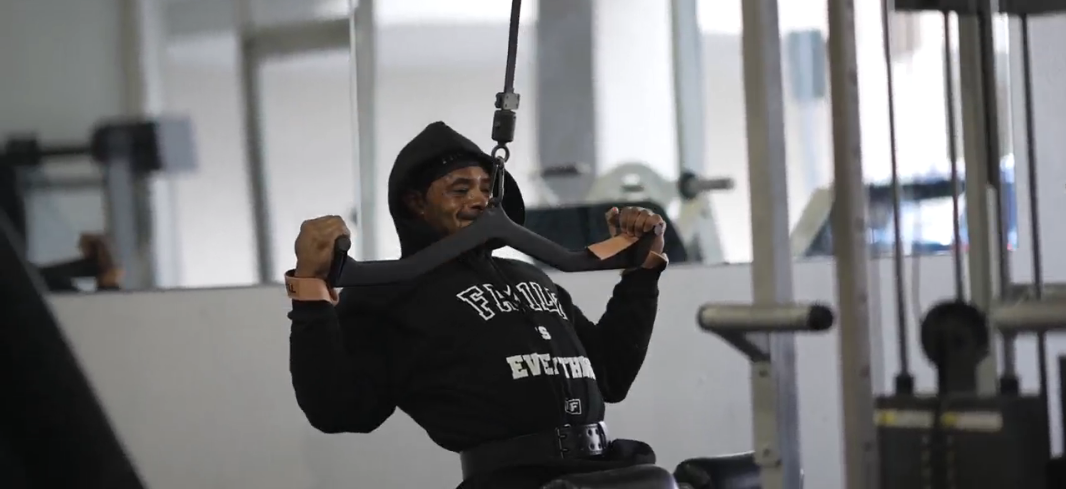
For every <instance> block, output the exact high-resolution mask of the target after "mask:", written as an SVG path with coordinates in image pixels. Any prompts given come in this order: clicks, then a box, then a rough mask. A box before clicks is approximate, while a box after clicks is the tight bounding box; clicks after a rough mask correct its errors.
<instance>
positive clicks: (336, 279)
mask: <svg viewBox="0 0 1066 489" xmlns="http://www.w3.org/2000/svg"><path fill="white" fill-rule="evenodd" d="M664 231H665V226H662V225H660V226H658V227H656V228H655V230H654V231H652V232H649V233H645V234H644V235H643V236H641V237H640V238H639V239H637V238H633V237H629V236H615V237H612V238H609V239H606V240H604V241H600V242H599V243H595V244H592V245H589V246H588V247H586V248H585V249H582V250H577V251H571V250H567V249H566V248H563V247H562V246H559V245H558V244H556V243H554V242H552V241H551V240H549V239H547V238H545V237H543V236H541V235H539V234H537V233H534V232H533V231H530V230H528V229H526V228H524V227H522V226H519V225H518V224H515V223H514V221H512V220H511V219H510V218H508V217H507V214H506V213H505V212H504V210H503V209H502V208H500V207H490V208H488V209H486V210H485V211H484V212H483V213H482V214H481V217H479V218H478V219H477V220H476V221H474V223H473V224H471V225H469V226H467V227H466V228H464V229H462V230H461V231H459V232H458V233H455V234H453V235H451V236H448V237H447V238H444V239H442V240H440V241H438V242H436V243H434V244H432V245H430V246H428V247H426V248H424V249H422V250H421V251H419V252H418V253H415V254H414V255H411V256H410V257H407V258H403V259H400V260H378V261H362V262H360V261H355V260H353V259H352V258H351V257H349V256H348V255H347V251H346V250H343V249H342V248H343V245H344V244H345V242H347V244H348V245H349V246H350V244H351V240H346V239H345V238H346V237H342V238H341V239H338V240H337V243H336V244H335V247H334V257H335V258H334V262H333V263H332V264H331V265H330V270H331V275H330V276H329V277H327V278H328V280H327V283H328V284H329V285H330V286H332V287H355V286H364V285H381V284H391V283H400V282H406V281H409V280H413V279H415V278H418V277H419V276H421V275H423V274H426V273H428V272H430V271H432V270H433V269H435V268H437V267H439V266H441V265H443V264H445V263H447V262H449V261H451V260H454V259H455V258H457V257H459V255H462V254H463V253H466V252H467V251H470V250H473V249H474V248H477V247H478V246H481V245H483V244H486V243H489V242H494V243H502V244H504V245H506V246H510V247H512V248H514V249H516V250H518V251H521V252H522V253H525V254H527V255H529V256H531V257H533V258H536V259H537V260H540V261H542V262H544V263H546V264H548V265H549V266H551V267H553V268H555V269H557V270H559V271H562V272H590V271H594V270H624V269H628V268H635V267H639V266H641V265H642V264H643V263H644V261H645V260H646V259H647V257H648V255H649V254H650V253H651V249H652V246H653V245H654V243H655V238H656V237H657V236H659V235H661V234H662V233H663V232H664Z"/></svg>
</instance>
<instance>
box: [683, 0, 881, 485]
mask: <svg viewBox="0 0 1066 489" xmlns="http://www.w3.org/2000/svg"><path fill="white" fill-rule="evenodd" d="M742 13H743V37H742V48H743V51H742V52H743V60H744V86H745V103H746V109H747V134H748V172H749V181H750V185H751V189H753V191H752V192H750V195H751V233H752V246H753V260H752V272H751V274H752V289H753V290H752V292H753V297H754V303H753V304H751V305H737V304H729V305H716V304H706V305H704V306H702V307H701V308H700V311H699V314H698V318H697V321H698V323H699V326H700V327H701V328H702V329H703V330H705V331H708V332H711V333H714V334H716V335H718V336H719V337H721V338H722V339H723V340H725V341H726V342H728V343H730V344H731V345H733V346H734V347H735V348H736V349H737V350H739V351H740V352H741V353H743V354H744V355H745V356H747V357H748V359H749V360H750V361H751V362H752V377H751V391H752V394H751V395H752V409H753V411H754V423H753V428H754V437H753V441H754V448H755V449H754V458H755V463H756V464H757V465H758V466H759V478H760V482H761V484H760V487H761V488H762V489H799V488H801V487H802V485H803V470H802V464H801V460H800V443H799V402H798V394H797V380H796V358H795V338H794V334H795V333H798V332H817V331H826V330H828V329H829V328H830V327H831V326H832V325H833V321H834V315H833V312H832V311H831V310H830V309H829V308H828V307H826V306H823V305H818V304H800V303H796V302H795V301H794V297H793V283H792V281H793V279H792V251H791V240H790V237H789V225H788V188H787V179H788V173H787V167H786V151H785V121H784V101H783V86H782V83H783V81H782V73H781V47H780V37H781V36H780V32H779V28H778V7H777V1H776V0H745V1H744V2H742ZM836 86H837V83H836V81H835V80H834V87H836ZM835 105H836V103H834V106H835ZM834 120H836V119H834ZM845 154H850V153H845ZM838 158H839V156H838ZM851 164H852V162H851V161H848V165H841V164H840V163H839V160H838V165H837V167H838V171H839V170H840V168H841V167H842V166H843V167H844V170H845V171H855V170H854V168H853V167H852V166H851ZM861 175H862V172H861V169H858V170H857V171H856V173H855V176H856V178H857V186H856V190H857V192H858V193H859V195H861V194H862V192H863V188H862V178H861ZM850 180H851V178H850V177H848V175H844V178H841V175H839V174H838V175H837V182H838V183H839V182H844V183H851V182H850ZM838 187H839V185H838ZM850 191H851V189H847V188H845V189H838V190H837V193H838V195H839V197H838V199H839V200H841V201H847V200H848V199H849V198H851V199H852V200H858V201H860V202H861V199H854V198H853V197H851V196H850V195H849V192H850ZM844 207H845V212H853V211H854V207H853V206H844ZM857 215H858V216H860V218H861V216H862V215H864V214H863V213H862V212H861V211H860V212H859V213H858V214H857ZM837 217H842V218H849V221H848V222H851V221H850V219H852V218H853V217H852V216H847V215H845V214H841V215H838V216H837ZM863 229H865V226H862V227H861V228H860V233H859V234H860V235H859V237H857V238H856V237H855V236H854V234H855V233H850V232H835V233H834V238H835V239H838V242H837V243H835V244H836V246H835V249H836V250H837V253H838V255H837V259H838V261H839V262H840V263H841V266H840V269H841V270H844V269H846V268H847V266H848V265H852V266H862V267H865V265H866V253H867V250H866V245H865V239H864V238H863V236H862V235H861V230H863ZM849 231H850V230H849ZM842 252H843V253H842ZM847 252H853V253H855V254H856V256H848V254H847ZM863 275H864V274H863ZM838 277H841V278H844V277H845V276H844V275H838ZM838 281H839V283H841V284H843V283H846V282H845V281H844V280H842V279H840V280H838ZM854 285H861V287H851V286H849V287H848V289H847V290H848V292H854V291H861V293H862V294H865V280H863V282H862V283H861V284H854ZM840 293H841V294H844V293H845V288H844V287H841V292H840ZM841 314H842V315H843V318H844V319H845V320H846V321H848V323H850V324H848V325H849V326H854V325H855V324H854V323H857V322H859V321H862V323H863V324H865V318H859V317H858V316H857V311H855V310H849V309H846V308H841ZM859 314H864V312H859ZM867 329H868V328H867ZM852 330H853V331H855V330H857V328H852ZM868 350H869V346H868V345H867V346H866V351H868ZM865 358H866V359H867V360H866V361H867V362H868V358H869V355H868V354H867V355H866V356H865ZM866 370H867V372H868V371H869V368H868V367H867V369H866Z"/></svg>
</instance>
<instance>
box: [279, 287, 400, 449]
mask: <svg viewBox="0 0 1066 489" xmlns="http://www.w3.org/2000/svg"><path fill="white" fill-rule="evenodd" d="M345 292H347V291H344V292H342V293H341V297H340V301H339V302H338V304H337V305H336V306H333V305H332V304H330V303H328V302H325V301H321V302H301V301H293V304H292V311H291V312H290V313H289V318H290V319H291V320H292V331H291V334H290V336H289V372H290V373H291V374H292V385H293V389H294V390H295V391H296V401H297V403H299V405H300V408H301V409H302V410H303V412H304V414H305V415H306V416H307V420H308V421H309V422H310V423H311V425H312V426H314V427H315V428H316V429H318V430H319V431H322V432H325V433H343V432H348V433H370V432H371V431H373V430H375V429H377V427H378V426H381V424H382V423H384V422H385V420H386V419H388V418H389V416H391V415H392V413H393V412H394V411H395V410H396V403H395V400H394V399H395V396H394V392H395V389H394V387H395V386H394V385H393V384H392V382H390V378H391V375H390V365H389V362H388V360H387V358H388V357H387V354H386V352H387V351H388V350H389V349H388V339H387V337H386V336H385V334H384V333H385V332H386V331H388V330H389V329H390V328H388V324H387V323H385V322H384V321H382V320H380V319H378V318H376V317H375V316H373V315H372V314H370V313H368V312H366V311H362V310H360V309H359V308H358V307H356V304H355V301H354V297H347V294H346V293H345Z"/></svg>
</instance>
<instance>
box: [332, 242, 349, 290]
mask: <svg viewBox="0 0 1066 489" xmlns="http://www.w3.org/2000/svg"><path fill="white" fill-rule="evenodd" d="M350 249H352V238H350V237H348V236H344V235H342V236H338V237H337V240H336V241H334V242H333V259H332V260H331V261H330V263H329V274H328V275H326V283H327V284H329V286H330V287H335V286H336V285H337V282H338V281H339V280H340V277H341V273H343V272H344V264H345V263H347V262H348V250H350Z"/></svg>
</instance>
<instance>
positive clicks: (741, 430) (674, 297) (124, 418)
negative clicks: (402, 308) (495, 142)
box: [53, 257, 1066, 489]
mask: <svg viewBox="0 0 1066 489" xmlns="http://www.w3.org/2000/svg"><path fill="white" fill-rule="evenodd" d="M879 265H880V266H881V276H889V270H890V266H891V265H890V262H888V261H881V262H880V263H879ZM950 267H951V265H950V261H949V260H948V259H946V258H945V257H936V258H925V259H923V261H922V262H921V267H920V270H921V274H922V276H921V277H920V280H919V282H920V284H919V286H918V287H919V292H920V294H919V295H920V296H921V297H922V302H923V304H922V305H921V307H922V309H926V308H928V307H929V306H930V304H931V303H933V302H934V301H935V300H937V299H940V298H944V297H946V296H948V295H949V292H948V291H950V290H951V281H950V279H949V277H950ZM909 269H910V267H908V270H909ZM833 270H834V267H833V266H832V263H831V262H829V261H817V262H807V263H800V264H797V265H796V268H795V289H796V293H797V297H798V299H799V300H824V301H830V302H831V301H833V297H834V295H835V294H834V287H835V285H834V281H833V276H832V274H833ZM749 274H750V267H749V266H747V265H738V266H728V267H681V266H678V267H673V268H672V269H671V270H669V271H668V272H667V273H666V274H665V275H664V276H663V279H662V282H661V294H662V295H661V299H660V313H659V319H658V321H657V323H656V331H655V334H654V336H653V340H652V346H651V348H650V350H649V354H648V358H647V361H646V362H645V366H644V369H643V371H642V372H641V374H640V376H639V377H638V379H637V381H636V384H635V385H634V387H633V390H632V391H631V393H630V395H629V397H628V398H627V399H626V401H624V402H623V403H621V404H618V405H613V406H611V407H610V408H609V409H608V411H609V413H608V416H607V419H608V422H609V424H610V426H611V429H612V433H614V435H615V436H618V437H631V438H636V439H642V440H646V441H648V442H649V443H651V444H652V445H653V446H654V447H655V449H656V451H657V452H658V454H659V461H660V463H661V465H663V466H665V467H668V468H672V467H673V466H674V465H675V464H677V463H678V462H680V461H681V460H683V459H685V458H687V457H693V456H701V455H713V454H721V453H728V452H735V451H740V450H747V449H750V448H751V404H750V390H749V387H748V383H747V378H748V374H749V370H748V366H747V362H746V360H745V359H743V358H742V357H741V355H740V354H739V353H737V352H736V351H734V350H732V349H731V348H730V347H729V346H727V345H726V344H725V343H723V342H722V341H720V340H718V339H717V338H715V337H712V336H709V335H707V334H705V333H702V332H700V331H698V330H697V327H696V325H695V324H694V320H693V317H694V312H695V311H696V309H697V307H698V306H699V305H700V304H701V303H703V302H705V301H712V300H713V301H722V302H725V301H746V300H750V292H749V287H748V286H747V285H746V284H748V283H750V282H749ZM555 278H556V280H558V281H559V282H560V283H561V284H563V285H564V286H566V287H567V288H568V289H569V290H571V291H574V293H575V301H576V302H577V303H578V304H581V305H582V306H583V308H584V309H585V310H586V311H587V313H588V314H589V315H590V316H592V317H596V316H597V315H599V314H600V313H601V312H602V308H603V304H604V303H605V300H606V298H607V297H608V295H609V294H610V286H611V284H613V283H614V282H615V281H616V280H617V275H615V274H612V273H590V274H575V275H557V276H556V277H555ZM693 284H699V286H698V287H694V286H693ZM892 293H893V291H892V288H891V287H883V288H881V291H880V297H879V299H880V301H881V303H883V304H891V303H892ZM53 304H54V306H55V308H56V311H57V314H58V317H59V319H60V320H61V321H62V323H63V326H64V330H65V331H66V333H67V335H68V336H69V338H70V340H71V342H72V344H73V346H74V349H75V350H76V353H77V355H78V357H79V358H80V359H81V361H82V362H83V365H84V367H85V370H86V371H87V373H88V375H89V377H90V379H91V381H92V382H93V383H94V385H95V387H96V389H97V391H98V393H99V395H100V396H101V398H102V400H103V403H104V405H105V407H106V409H107V411H108V413H109V414H110V416H111V417H112V419H113V421H114V423H115V425H116V427H117V430H118V432H119V434H120V436H121V437H122V439H123V440H124V441H125V443H126V444H127V446H128V448H129V450H130V451H131V453H132V456H133V458H134V460H135V461H136V463H137V465H138V467H139V468H140V470H141V471H142V473H143V475H144V477H145V479H146V481H147V483H148V484H149V485H150V486H151V487H152V488H153V489H167V488H175V489H184V488H188V487H201V488H229V487H285V488H291V489H303V488H336V487H450V486H449V485H450V484H455V483H457V482H458V480H459V463H458V457H456V456H455V455H454V454H451V453H448V452H445V451H443V450H441V449H439V448H436V447H435V446H434V445H432V444H431V443H430V442H429V440H427V438H426V436H425V433H424V432H423V431H422V430H421V429H419V428H418V427H417V426H415V425H414V424H413V423H412V422H411V421H410V420H409V418H407V417H406V416H405V415H402V414H397V415H395V416H393V418H392V419H390V420H389V421H388V422H387V423H386V424H385V425H384V426H383V427H382V428H380V429H379V431H377V432H375V433H373V434H370V435H334V436H330V435H323V434H321V433H317V432H315V431H314V430H313V429H312V428H311V427H310V426H309V425H308V424H307V422H306V420H305V419H304V417H303V415H302V413H301V412H300V410H299V407H298V406H297V405H296V403H295V400H294V397H293V394H292V387H291V385H290V377H289V373H288V364H287V355H288V352H287V341H288V334H289V331H288V329H289V323H288V320H287V319H286V318H285V313H286V312H287V310H288V308H289V304H288V300H287V299H286V298H285V296H284V294H283V291H282V289H281V288H280V287H277V288H247V289H216V290H194V291H170V292H142V293H125V294H96V295H91V296H56V297H54V298H53ZM882 309H883V310H884V314H883V317H882V318H881V324H882V325H883V329H882V330H881V333H880V334H879V335H878V334H876V333H875V335H874V337H875V341H878V340H880V341H881V343H880V346H878V345H876V344H875V349H876V348H880V349H881V350H882V351H881V353H882V355H883V356H884V358H885V359H886V372H885V375H884V376H883V378H880V379H875V380H876V381H877V382H878V383H880V384H881V386H882V388H883V387H884V386H887V385H890V380H891V374H892V373H894V371H895V363H894V362H895V351H896V350H895V349H896V346H895V345H896V341H895V331H894V327H892V325H894V324H895V313H894V311H892V308H890V307H882ZM912 328H913V326H912ZM912 331H913V330H912ZM915 337H916V335H915V334H912V335H911V340H912V342H914V344H912V345H911V346H912V349H911V351H912V352H914V353H913V354H914V355H920V354H919V353H917V352H919V351H920V350H919V349H918V347H917V343H916V341H915ZM1051 345H1052V346H1051V348H1049V350H1050V351H1052V352H1059V353H1063V352H1066V342H1063V341H1062V340H1061V339H1059V338H1053V339H1052V340H1051ZM797 357H798V367H797V368H798V372H799V375H798V376H799V382H800V384H799V393H800V399H799V401H800V410H801V415H800V431H801V437H802V445H801V446H802V452H803V460H804V469H805V472H806V480H807V482H808V485H809V486H810V487H817V488H823V489H833V488H839V487H841V444H840V436H841V433H840V429H841V428H840V423H841V420H840V392H839V381H838V379H839V371H838V367H837V365H838V358H839V355H838V346H837V340H836V333H835V331H834V332H830V333H828V334H824V335H820V336H810V337H800V338H799V339H798V341H797ZM1019 358H1020V359H1021V364H1020V367H1019V372H1020V373H1021V375H1022V381H1023V385H1024V386H1025V387H1026V388H1028V389H1032V388H1033V387H1034V386H1035V383H1036V380H1037V376H1036V373H1035V372H1036V369H1035V365H1036V361H1035V357H1034V356H1033V354H1032V350H1031V342H1023V346H1022V347H1021V349H1020V350H1019ZM1053 365H1054V362H1053ZM912 366H914V367H915V369H914V370H915V374H916V376H917V381H918V382H917V383H918V386H919V389H922V390H927V389H931V388H932V386H933V376H932V373H931V371H930V369H929V367H928V364H927V363H926V362H925V361H924V360H922V359H919V358H917V357H914V358H912ZM1051 376H1052V377H1051V378H1053V379H1057V373H1056V372H1054V371H1052V372H1051ZM1057 385H1058V384H1057V382H1056V383H1054V386H1055V389H1054V390H1053V392H1051V398H1052V399H1051V404H1052V405H1053V406H1057V405H1058V404H1057V403H1058V400H1057V399H1058V390H1057ZM1054 416H1055V418H1057V417H1058V416H1057V414H1056V415H1054ZM1057 425H1058V422H1057V420H1056V422H1055V427H1054V428H1053V433H1055V434H1056V435H1055V437H1056V446H1059V443H1060V442H1059V440H1058V435H1057V433H1058V428H1057Z"/></svg>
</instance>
